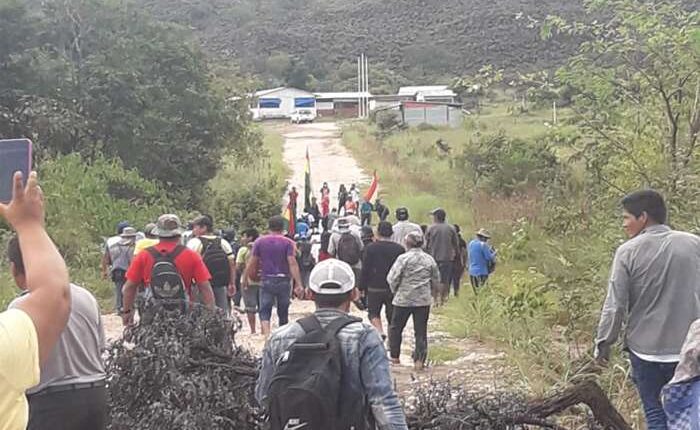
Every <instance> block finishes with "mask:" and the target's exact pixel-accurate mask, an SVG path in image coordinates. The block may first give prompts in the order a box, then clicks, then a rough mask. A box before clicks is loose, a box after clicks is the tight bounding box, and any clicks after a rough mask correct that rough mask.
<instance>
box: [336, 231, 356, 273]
mask: <svg viewBox="0 0 700 430" xmlns="http://www.w3.org/2000/svg"><path fill="white" fill-rule="evenodd" d="M336 254H337V256H338V260H341V261H344V262H346V263H348V264H349V265H351V266H354V265H355V264H357V263H359V262H360V259H361V258H362V247H361V246H360V243H359V242H358V240H357V238H356V237H355V236H354V235H353V233H351V232H345V233H342V234H341V235H340V239H338V250H337V252H336Z"/></svg>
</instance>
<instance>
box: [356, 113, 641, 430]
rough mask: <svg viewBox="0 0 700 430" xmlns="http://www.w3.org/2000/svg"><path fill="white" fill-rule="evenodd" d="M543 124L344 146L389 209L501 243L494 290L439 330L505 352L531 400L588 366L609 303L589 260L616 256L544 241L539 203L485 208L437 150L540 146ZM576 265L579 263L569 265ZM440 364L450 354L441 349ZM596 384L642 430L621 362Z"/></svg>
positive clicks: (463, 300)
mask: <svg viewBox="0 0 700 430" xmlns="http://www.w3.org/2000/svg"><path fill="white" fill-rule="evenodd" d="M546 118H547V116H546V114H545V113H541V114H540V115H537V114H532V115H530V116H528V117H527V118H526V119H523V118H519V119H518V121H517V122H515V125H513V121H514V120H513V119H512V118H510V117H504V116H503V110H502V109H500V108H498V107H495V108H493V110H489V111H485V112H484V118H483V120H484V121H482V119H481V118H479V119H474V120H470V121H467V122H466V124H465V125H464V127H463V128H459V129H441V128H433V127H420V128H414V129H409V130H405V131H401V132H398V133H395V134H393V135H391V136H389V137H387V138H384V139H378V138H377V137H376V136H377V134H376V130H375V129H374V127H373V126H369V125H367V124H361V123H354V124H349V125H347V126H346V127H344V129H343V141H344V144H345V145H346V146H347V147H348V149H349V150H350V151H351V152H352V153H353V155H354V156H355V157H356V159H357V160H358V161H359V162H360V164H361V165H362V166H363V168H365V169H367V170H374V169H376V170H377V172H378V175H379V177H380V194H381V196H382V197H383V198H384V199H385V201H386V202H387V203H388V205H389V206H390V207H391V208H392V209H395V208H396V207H398V206H406V207H408V208H409V210H410V211H411V214H412V217H411V218H412V220H413V221H415V222H418V223H421V224H426V223H428V222H429V217H428V215H427V214H428V211H429V210H430V209H433V208H435V207H443V208H445V209H446V211H447V213H448V218H449V221H450V222H452V223H456V224H459V225H461V226H462V227H463V229H462V230H463V232H464V236H465V239H466V240H469V239H470V238H471V237H470V236H471V235H472V233H471V232H473V231H474V230H475V229H476V228H478V227H487V228H489V229H491V230H492V232H494V233H495V234H494V242H495V244H496V246H497V247H498V249H499V252H500V255H501V256H502V258H501V259H500V261H499V266H498V269H497V272H496V273H495V274H494V276H492V279H491V282H490V285H489V286H488V287H487V288H486V289H485V290H484V291H481V292H480V293H479V294H478V295H475V294H474V293H473V292H472V290H471V288H470V287H468V286H463V291H464V293H463V294H461V295H460V297H459V299H453V300H451V301H450V302H449V304H448V305H447V306H445V307H443V308H441V309H440V310H438V311H437V313H439V314H440V315H441V317H442V318H441V321H442V323H441V327H440V329H441V330H445V331H447V332H448V333H450V334H451V335H453V336H455V337H458V338H466V337H470V338H477V339H480V340H482V341H485V342H487V343H488V344H490V345H493V346H494V347H496V348H497V349H499V350H501V351H503V352H505V353H506V356H507V357H508V360H509V362H510V364H512V365H513V368H514V369H516V374H515V375H512V376H513V378H515V379H517V380H518V382H520V383H522V384H524V385H525V386H527V387H528V388H529V390H530V391H531V392H532V393H533V395H542V394H544V393H546V392H548V391H550V390H552V389H553V388H557V387H562V386H565V385H566V384H568V383H569V382H570V381H571V379H572V377H573V376H575V375H576V374H577V372H578V370H579V369H580V367H581V366H582V365H583V364H584V363H585V362H586V361H587V360H588V359H589V358H590V355H589V354H590V350H591V345H592V333H593V332H594V330H593V329H594V325H595V323H596V322H597V317H598V312H599V307H598V306H597V305H596V304H597V303H600V302H601V301H602V297H603V295H604V294H605V282H604V278H605V274H604V273H603V272H604V271H601V270H600V268H599V267H597V266H596V263H595V262H596V261H599V260H600V259H599V258H598V259H594V258H591V256H592V255H596V256H600V255H607V254H608V253H610V252H611V250H609V249H607V248H603V247H600V246H599V243H598V242H597V241H595V240H593V238H591V237H580V238H567V239H564V238H560V237H556V236H552V235H550V234H547V233H546V232H545V231H544V230H543V229H542V228H540V227H538V217H539V216H540V214H541V213H542V212H543V203H542V202H541V201H538V200H537V199H536V198H533V197H530V198H528V199H523V200H517V199H513V198H505V197H489V198H485V197H484V196H482V195H481V194H479V193H480V190H479V189H476V188H474V187H473V185H471V181H470V180H469V178H467V177H465V176H464V175H465V173H462V172H463V171H462V170H459V169H455V168H453V165H452V163H453V162H454V156H453V155H450V154H444V153H441V152H440V150H438V149H437V148H436V145H435V142H436V141H437V140H438V139H441V140H442V141H443V142H446V143H447V144H448V145H449V146H450V148H451V150H452V151H453V153H452V154H454V153H455V152H459V151H460V150H462V151H464V150H465V148H466V149H467V150H468V143H469V139H470V138H471V137H472V136H474V134H475V133H477V134H478V133H480V132H482V131H483V130H484V129H489V128H491V131H494V132H495V131H498V130H501V131H502V132H503V133H505V134H508V135H511V136H512V137H518V138H522V139H533V138H535V136H538V135H539V134H542V133H544V132H546V130H547V126H546V125H544V121H546ZM520 121H522V122H523V123H521V122H520ZM499 125H500V127H499ZM535 197H536V195H535ZM572 250H573V252H572ZM571 255H574V256H576V257H577V258H578V261H569V260H567V259H566V258H565V256H571ZM572 272H574V276H572ZM579 272H580V273H579ZM576 276H580V279H581V280H580V281H578V280H577V279H576ZM576 282H580V283H581V285H578V286H576V288H575V289H574V288H572V285H571V284H575V283H576ZM571 291H573V292H574V293H576V294H569V293H570V292H571ZM433 347H434V345H431V348H433ZM436 354H437V355H438V356H440V355H442V354H443V351H441V350H440V349H439V348H438V350H437V352H436ZM599 382H600V384H601V386H603V388H604V389H606V390H607V392H608V394H609V395H610V396H611V399H612V401H613V403H614V405H615V406H616V407H617V408H618V409H619V410H621V411H622V412H623V413H624V414H625V415H626V416H627V418H628V419H629V421H630V422H631V423H632V424H633V426H634V427H635V428H641V424H640V423H641V415H642V414H641V410H640V408H639V402H638V398H637V395H636V392H635V390H634V387H633V386H632V384H631V383H630V379H629V373H628V366H627V363H626V361H625V359H624V355H620V356H618V357H617V358H616V359H615V360H614V362H613V363H612V364H611V367H610V368H609V369H608V370H607V371H606V372H604V373H603V375H602V376H601V377H600V378H599Z"/></svg>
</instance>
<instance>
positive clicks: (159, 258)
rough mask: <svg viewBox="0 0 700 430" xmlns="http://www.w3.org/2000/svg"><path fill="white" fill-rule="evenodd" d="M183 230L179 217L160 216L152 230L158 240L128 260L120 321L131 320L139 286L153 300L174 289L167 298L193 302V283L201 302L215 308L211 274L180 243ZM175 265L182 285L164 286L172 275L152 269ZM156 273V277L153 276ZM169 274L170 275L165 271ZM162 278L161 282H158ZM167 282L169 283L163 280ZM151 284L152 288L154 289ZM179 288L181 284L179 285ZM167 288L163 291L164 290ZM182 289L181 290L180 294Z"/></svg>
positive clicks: (200, 258) (131, 321)
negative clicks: (175, 293)
mask: <svg viewBox="0 0 700 430" xmlns="http://www.w3.org/2000/svg"><path fill="white" fill-rule="evenodd" d="M183 232H184V230H183V228H182V223H181V222H180V218H178V216H177V215H174V214H165V215H161V216H160V218H158V222H157V223H156V229H155V230H154V231H153V234H154V235H155V236H158V238H159V239H160V241H159V242H158V244H157V245H154V246H152V247H150V248H146V249H145V250H144V251H142V252H140V253H139V254H138V255H137V256H136V257H134V260H133V261H132V262H131V266H130V267H129V270H128V271H127V272H126V283H125V284H124V310H123V311H122V322H123V323H124V325H126V326H129V325H132V324H133V323H134V302H135V301H136V293H137V290H138V287H139V285H144V286H145V287H146V296H148V297H149V298H150V299H152V300H160V299H165V297H160V293H159V292H160V291H161V290H162V291H163V292H172V291H174V290H175V289H177V297H168V299H169V298H173V299H177V300H182V301H183V302H187V301H189V302H190V303H193V302H194V300H193V299H194V295H193V292H192V283H193V282H194V283H195V284H196V286H197V290H198V293H199V297H200V298H201V300H202V302H203V303H204V304H205V305H206V306H208V307H209V308H211V309H214V292H213V291H212V289H211V283H210V282H209V280H210V279H211V275H210V274H209V270H208V269H207V266H206V265H205V264H204V261H203V260H202V257H201V256H200V255H199V254H198V253H196V252H194V251H192V250H191V249H189V248H187V247H185V246H183V245H181V244H180V241H181V240H182V238H181V235H182V233H183ZM163 263H167V265H168V266H170V267H174V268H175V271H176V272H177V273H175V274H173V275H175V276H177V277H178V281H179V282H180V284H181V285H165V284H169V281H170V280H172V279H173V277H172V276H163V275H164V273H163V272H159V271H156V270H154V268H156V264H158V265H159V267H163V266H162V264H163ZM154 275H155V276H154ZM166 275H170V274H166ZM161 281H163V282H164V283H161ZM165 281H168V282H165ZM154 287H155V290H156V291H154ZM178 287H181V289H180V288H178ZM163 288H165V289H167V290H168V291H165V289H163ZM182 290H184V291H183V292H182V293H180V292H181V291H182Z"/></svg>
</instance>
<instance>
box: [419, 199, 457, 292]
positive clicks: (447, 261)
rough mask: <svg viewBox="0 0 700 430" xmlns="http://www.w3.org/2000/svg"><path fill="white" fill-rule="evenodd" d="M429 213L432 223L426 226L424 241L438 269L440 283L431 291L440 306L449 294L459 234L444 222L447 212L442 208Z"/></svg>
mask: <svg viewBox="0 0 700 430" xmlns="http://www.w3.org/2000/svg"><path fill="white" fill-rule="evenodd" d="M431 214H432V215H433V224H432V225H431V226H430V227H428V230H427V232H426V234H425V241H426V249H427V251H428V254H430V255H431V256H432V257H433V259H435V261H436V262H437V264H438V268H439V269H440V284H439V286H438V289H437V290H436V291H433V299H434V301H435V304H436V305H437V306H441V305H443V304H444V303H445V302H446V301H447V298H448V297H449V295H450V285H451V283H452V273H453V272H454V261H455V257H457V255H458V254H459V236H457V230H455V228H454V227H453V226H452V225H450V224H448V223H447V222H446V221H447V213H446V212H445V211H444V210H443V209H440V208H438V209H435V210H433V211H432V212H431Z"/></svg>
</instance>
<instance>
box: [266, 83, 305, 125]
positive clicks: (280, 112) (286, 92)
mask: <svg viewBox="0 0 700 430" xmlns="http://www.w3.org/2000/svg"><path fill="white" fill-rule="evenodd" d="M299 97H310V98H313V97H314V95H313V94H312V93H310V92H307V91H303V90H298V89H296V88H283V89H281V90H279V91H275V92H273V93H269V94H265V95H264V96H260V97H259V98H260V99H280V101H281V103H280V107H279V108H278V109H270V108H264V109H263V108H260V109H254V111H253V115H258V116H256V118H261V119H265V118H289V117H290V116H291V115H292V113H294V110H295V109H296V108H295V107H294V99H296V98H299ZM312 110H313V111H314V112H315V111H316V108H313V109H312Z"/></svg>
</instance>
